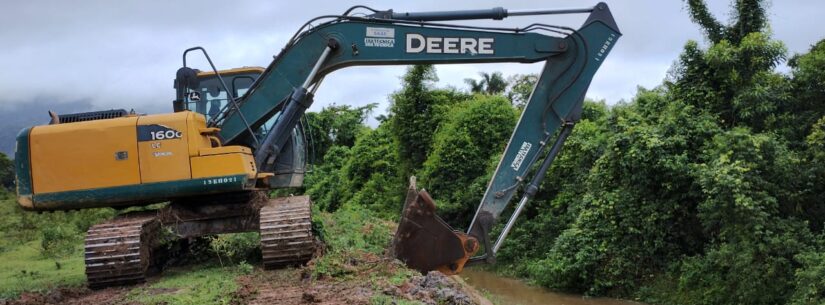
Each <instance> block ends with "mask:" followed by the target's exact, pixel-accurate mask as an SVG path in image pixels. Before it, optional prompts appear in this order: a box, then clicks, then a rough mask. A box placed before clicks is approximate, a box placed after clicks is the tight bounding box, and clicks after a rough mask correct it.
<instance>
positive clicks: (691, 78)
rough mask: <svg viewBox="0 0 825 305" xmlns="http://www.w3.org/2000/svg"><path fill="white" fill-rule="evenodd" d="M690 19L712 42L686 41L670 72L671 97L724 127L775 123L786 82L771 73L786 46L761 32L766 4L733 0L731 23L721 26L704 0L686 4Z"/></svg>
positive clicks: (762, 126) (760, 126)
mask: <svg viewBox="0 0 825 305" xmlns="http://www.w3.org/2000/svg"><path fill="white" fill-rule="evenodd" d="M687 3H688V11H689V13H690V15H691V18H692V19H693V20H694V22H696V23H697V24H698V25H699V26H700V27H701V28H702V30H703V31H704V32H705V34H706V37H707V38H708V40H709V41H710V42H711V43H712V45H711V46H710V47H709V48H708V49H707V50H702V49H701V48H700V47H699V44H698V43H696V42H695V41H689V42H688V43H687V45H686V46H685V50H684V52H683V53H682V55H681V56H680V58H679V61H678V64H677V65H676V66H675V67H674V69H673V70H672V71H671V74H672V75H671V78H672V80H673V82H672V84H671V86H672V87H671V89H672V90H673V91H674V93H675V94H674V96H675V97H677V98H680V99H684V100H685V101H686V102H688V103H689V104H691V105H694V106H697V107H699V108H700V109H704V110H706V111H709V112H711V113H713V114H715V115H717V116H718V117H719V120H720V122H721V123H722V124H723V126H726V127H728V128H731V127H734V126H748V127H750V128H752V129H753V130H755V131H762V130H766V129H767V128H768V127H770V126H773V125H775V124H774V122H775V121H777V120H779V118H778V115H777V109H779V108H780V107H781V105H783V104H784V103H786V102H787V99H788V95H787V92H788V87H789V85H788V84H787V80H786V79H785V78H784V77H783V76H782V75H780V74H778V73H776V72H774V71H773V69H774V68H775V67H776V66H777V65H778V64H779V63H781V62H782V61H783V60H784V59H785V53H786V50H785V46H784V45H783V44H782V43H781V42H778V41H773V40H771V39H770V37H769V35H768V34H767V33H766V32H764V30H765V27H766V25H767V17H766V10H765V7H766V4H765V2H764V1H759V0H748V1H744V0H742V1H735V4H734V5H733V11H732V13H731V20H732V21H731V24H729V25H722V24H721V23H720V22H719V21H717V20H716V19H715V18H714V17H713V16H712V15H711V14H710V13H709V11H708V8H707V6H706V4H705V2H704V1H702V0H688V1H687Z"/></svg>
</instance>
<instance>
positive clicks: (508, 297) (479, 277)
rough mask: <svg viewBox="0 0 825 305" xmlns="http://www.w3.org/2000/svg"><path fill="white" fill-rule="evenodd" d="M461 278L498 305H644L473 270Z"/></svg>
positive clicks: (470, 269)
mask: <svg viewBox="0 0 825 305" xmlns="http://www.w3.org/2000/svg"><path fill="white" fill-rule="evenodd" d="M461 277H462V278H464V280H465V281H466V282H467V283H468V284H470V285H471V286H473V287H475V288H476V289H479V290H484V291H487V292H489V293H490V294H492V295H493V299H494V300H495V303H496V304H500V305H644V304H642V303H637V302H631V301H625V300H617V299H610V298H588V297H583V296H580V295H574V294H564V293H557V292H552V291H549V290H547V289H544V288H541V287H535V286H530V285H527V284H525V283H524V282H522V281H519V280H517V279H512V278H506V277H502V276H499V275H497V274H495V273H492V272H488V271H484V270H478V269H473V268H467V269H464V271H463V272H461Z"/></svg>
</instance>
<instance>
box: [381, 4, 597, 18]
mask: <svg viewBox="0 0 825 305" xmlns="http://www.w3.org/2000/svg"><path fill="white" fill-rule="evenodd" d="M592 11H593V8H592V7H585V8H571V9H555V10H553V9H546V10H513V11H509V10H507V9H505V8H503V7H494V8H491V9H487V10H464V11H441V12H405V13H395V12H393V11H392V10H389V11H383V12H378V13H376V14H373V15H372V16H371V17H375V18H384V19H394V20H411V21H446V20H470V19H493V20H501V19H504V18H507V17H509V16H533V15H561V14H580V13H590V12H592Z"/></svg>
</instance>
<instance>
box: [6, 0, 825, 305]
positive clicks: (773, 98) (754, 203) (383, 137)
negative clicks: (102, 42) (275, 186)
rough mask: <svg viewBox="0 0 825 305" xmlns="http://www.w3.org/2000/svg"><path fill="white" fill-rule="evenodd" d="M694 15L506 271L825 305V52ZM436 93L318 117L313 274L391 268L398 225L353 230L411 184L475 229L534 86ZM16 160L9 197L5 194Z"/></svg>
mask: <svg viewBox="0 0 825 305" xmlns="http://www.w3.org/2000/svg"><path fill="white" fill-rule="evenodd" d="M686 3H687V11H688V14H689V15H690V17H691V18H692V20H694V22H695V23H696V24H697V25H698V26H699V27H700V28H701V29H702V30H703V32H704V33H705V35H706V38H707V39H706V43H704V44H702V43H699V42H695V41H689V42H687V43H686V44H685V46H684V50H683V52H682V54H681V55H680V56H679V58H677V59H676V63H675V64H674V66H673V67H672V69H671V71H670V73H669V76H668V78H667V79H666V80H664V82H663V83H662V84H661V85H660V86H657V87H655V88H649V89H644V88H640V89H639V91H638V93H637V95H636V96H635V97H634V98H633V99H632V100H631V101H626V102H619V103H617V104H614V105H610V106H608V105H606V104H605V102H603V101H589V100H588V101H586V102H585V105H584V113H583V118H582V120H581V122H580V123H579V124H578V125H577V127H576V129H575V130H574V131H573V133H572V135H571V136H570V138H569V140H568V141H567V143H566V145H565V147H564V150H563V151H562V153H561V155H560V156H559V157H558V158H557V160H556V162H555V163H554V165H553V166H552V168H551V169H550V173H549V174H548V175H547V178H546V179H545V181H544V182H543V183H542V185H541V190H540V192H539V194H538V195H537V197H536V198H535V200H534V201H533V202H531V203H530V205H529V206H528V207H527V209H526V210H525V212H524V213H523V214H522V217H521V218H520V220H519V222H518V224H517V226H516V227H515V229H514V230H513V232H512V233H511V235H510V239H509V240H508V241H507V242H506V243H505V245H504V247H503V248H502V250H501V252H500V253H499V257H498V261H499V264H498V270H499V271H501V272H502V273H507V274H510V275H515V276H519V277H524V278H527V279H530V280H532V281H533V282H535V283H537V284H540V285H542V286H546V287H550V288H553V289H557V290H563V291H569V292H576V293H584V294H589V295H607V296H615V297H625V298H634V299H639V300H642V301H645V302H649V303H652V304H822V303H823V302H825V205H824V204H823V199H825V40H822V41H819V42H817V43H815V44H814V45H813V46H812V47H811V49H810V50H809V51H808V52H807V53H805V54H796V55H793V56H791V57H789V58H788V57H787V56H788V55H787V51H786V49H785V47H784V45H783V44H782V43H781V42H780V41H776V40H772V39H771V37H770V32H769V30H768V24H769V20H768V19H767V13H768V12H767V9H766V8H767V4H766V2H765V1H760V0H740V1H734V4H733V6H732V14H731V16H730V19H731V22H730V23H729V24H724V23H722V22H720V21H718V20H717V19H716V18H714V17H713V16H712V15H711V14H710V13H709V10H708V9H707V7H706V5H705V3H704V1H702V0H687V1H686ZM782 64H787V66H788V67H789V71H788V72H786V73H780V72H778V71H777V67H779V66H780V65H782ZM437 80H438V78H437V75H436V71H435V69H434V68H433V67H432V66H426V65H422V66H412V67H410V68H409V70H408V71H407V73H406V75H404V77H403V78H402V89H400V90H398V91H397V92H395V93H394V94H393V95H391V96H390V101H391V106H390V108H389V111H388V113H387V114H386V115H382V116H380V117H379V118H378V119H379V122H380V123H379V124H378V126H377V127H375V128H370V127H368V126H366V125H365V123H364V122H365V121H366V118H367V117H368V116H370V114H371V111H372V110H373V109H374V108H375V105H368V106H365V107H360V108H352V107H349V106H337V105H334V106H330V107H327V108H325V109H323V110H322V111H320V112H318V113H310V114H308V115H307V120H308V123H309V132H308V134H309V136H310V137H309V138H310V140H311V143H312V147H313V150H314V156H315V157H316V163H317V164H316V166H315V167H314V169H313V171H312V172H311V173H310V174H309V175H308V176H307V177H306V186H305V189H304V190H299V191H305V192H306V193H308V194H310V195H311V196H312V197H313V199H314V201H315V203H316V206H317V207H318V208H319V209H321V210H324V211H337V212H336V214H325V215H326V216H324V217H327V218H328V219H327V221H328V222H330V221H331V222H333V223H335V222H338V223H341V224H345V225H341V226H339V227H338V229H336V230H339V231H340V232H338V231H334V230H333V232H327V233H328V234H330V235H329V236H328V239H329V241H330V242H331V244H332V247H331V250H330V252H329V254H328V257H325V258H324V259H322V260H320V261H319V262H318V266H317V269H315V272H316V273H317V275H321V276H346V274H348V272H350V273H351V272H352V270H349V271H348V269H347V268H343V267H342V264H344V263H345V261H346V260H345V259H344V257H345V256H346V254H344V252H347V251H353V250H352V249H350V248H352V247H354V248H353V249H356V248H357V249H362V250H361V251H365V252H364V253H367V254H369V253H372V254H374V255H377V254H378V253H380V251H381V246H380V245H381V244H385V243H386V239H387V236H388V232H389V228H388V227H387V225H386V223H385V222H378V224H377V225H369V226H365V225H361V224H357V223H356V220H358V221H361V220H363V221H367V219H368V218H371V217H375V216H378V217H382V218H386V219H397V217H398V213H399V210H400V207H401V204H402V199H403V198H402V196H403V194H404V190H405V188H406V181H407V178H408V177H409V176H410V175H416V176H417V177H418V181H419V185H422V186H424V187H425V188H427V189H428V190H429V191H430V192H431V193H432V194H433V197H434V198H435V199H436V200H437V203H438V207H439V214H441V215H442V216H443V217H444V218H445V219H447V220H448V221H449V222H451V224H453V225H454V226H455V227H456V228H461V227H462V226H466V225H467V224H468V223H469V219H470V217H471V216H472V214H473V212H474V210H475V208H476V205H477V204H478V202H479V201H480V199H481V198H480V197H481V195H482V194H483V191H484V189H485V187H486V183H487V181H488V180H489V178H490V175H491V173H492V170H493V169H494V168H495V165H496V162H498V158H499V157H500V155H499V154H500V153H501V151H502V150H503V147H504V144H505V142H506V140H507V137H508V136H509V135H510V132H511V131H512V128H513V127H514V125H515V122H516V120H517V117H518V114H519V111H520V109H521V108H522V106H523V105H524V103H525V102H526V99H527V97H528V96H529V93H530V88H531V86H532V84H533V83H534V82H535V81H536V76H535V75H514V76H511V77H509V78H505V77H504V76H502V75H501V74H500V73H491V74H487V73H484V74H482V75H481V79H480V80H475V79H469V80H467V84H468V85H469V86H470V90H469V92H463V91H460V90H458V89H455V88H439V87H437V86H436V84H437ZM7 161H8V160H7V159H6V158H4V157H1V156H0V183H2V184H3V185H4V186H6V187H10V186H11V184H10V183H11V181H10V180H9V178H8V177H10V176H9V175H8V171H9V170H10V169H8V170H6V169H7V168H8V167H9V165H8V162H7ZM0 192H2V190H0ZM0 196H3V194H0ZM4 209H9V207H5V208H4ZM0 212H2V211H0ZM4 213H6V214H9V213H11V211H6V212H4ZM14 213H17V212H14ZM111 213H113V212H112V211H110V210H105V209H104V210H96V211H88V212H81V213H54V214H49V215H51V216H45V217H49V219H46V220H43V219H42V218H38V220H35V219H34V218H31V217H29V216H20V215H18V216H15V218H10V219H13V220H14V221H15V222H8V221H6V222H4V223H2V224H0V229H2V230H0V231H2V232H5V233H4V236H2V237H3V240H2V241H1V242H0V250H3V249H4V248H6V247H8V249H17V248H16V247H14V246H12V245H15V244H20V243H26V244H27V245H29V246H27V247H28V248H31V249H40V251H41V252H42V253H41V254H42V255H43V256H44V257H49V256H53V255H54V256H57V257H60V255H61V253H60V251H61V249H66V247H65V246H62V245H61V243H66V242H69V243H71V244H77V243H76V241H73V240H72V238H76V236H80V235H79V232H82V231H83V230H85V228H86V227H88V226H89V225H90V224H91V223H92V221H94V220H97V219H102V218H106V217H110V216H111ZM505 216H507V215H505ZM32 217H34V216H32ZM39 217H43V216H39ZM45 222H52V223H64V224H70V225H62V226H55V227H48V228H46V227H39V226H40V224H42V223H45ZM348 226H351V227H348ZM359 230H360V231H359ZM344 231H352V232H363V233H364V234H360V235H345V234H342V232H344ZM34 243H39V244H34ZM363 249H366V250H363ZM75 250H76V249H75ZM75 250H72V249H69V250H68V251H69V252H71V251H75ZM342 251H343V252H342ZM0 252H2V251H0ZM27 255H29V254H27ZM55 261H57V262H58V264H59V262H60V261H59V260H55ZM49 262H51V261H49ZM58 269H60V268H58ZM15 272H16V271H15ZM10 276H11V275H9V277H10ZM26 276H27V275H26V274H23V275H22V277H21V275H15V277H14V278H13V280H15V281H16V280H17V279H18V278H25V277H26ZM29 277H31V276H29ZM4 278H5V276H4ZM79 280H81V279H71V280H70V281H69V283H74V282H76V281H79ZM0 297H2V295H0Z"/></svg>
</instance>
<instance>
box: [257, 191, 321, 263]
mask: <svg viewBox="0 0 825 305" xmlns="http://www.w3.org/2000/svg"><path fill="white" fill-rule="evenodd" d="M310 205H311V202H310V200H309V197H308V196H294V197H282V198H276V199H272V200H270V201H269V202H268V203H267V204H266V205H264V206H263V207H262V208H261V212H260V230H261V253H262V256H263V265H264V268H266V269H272V268H276V267H281V266H287V265H299V264H304V263H306V262H307V261H309V260H310V259H312V255H313V254H314V253H315V250H316V247H317V242H316V240H315V237H314V236H313V234H312V218H311V210H312V209H311V208H310Z"/></svg>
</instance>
